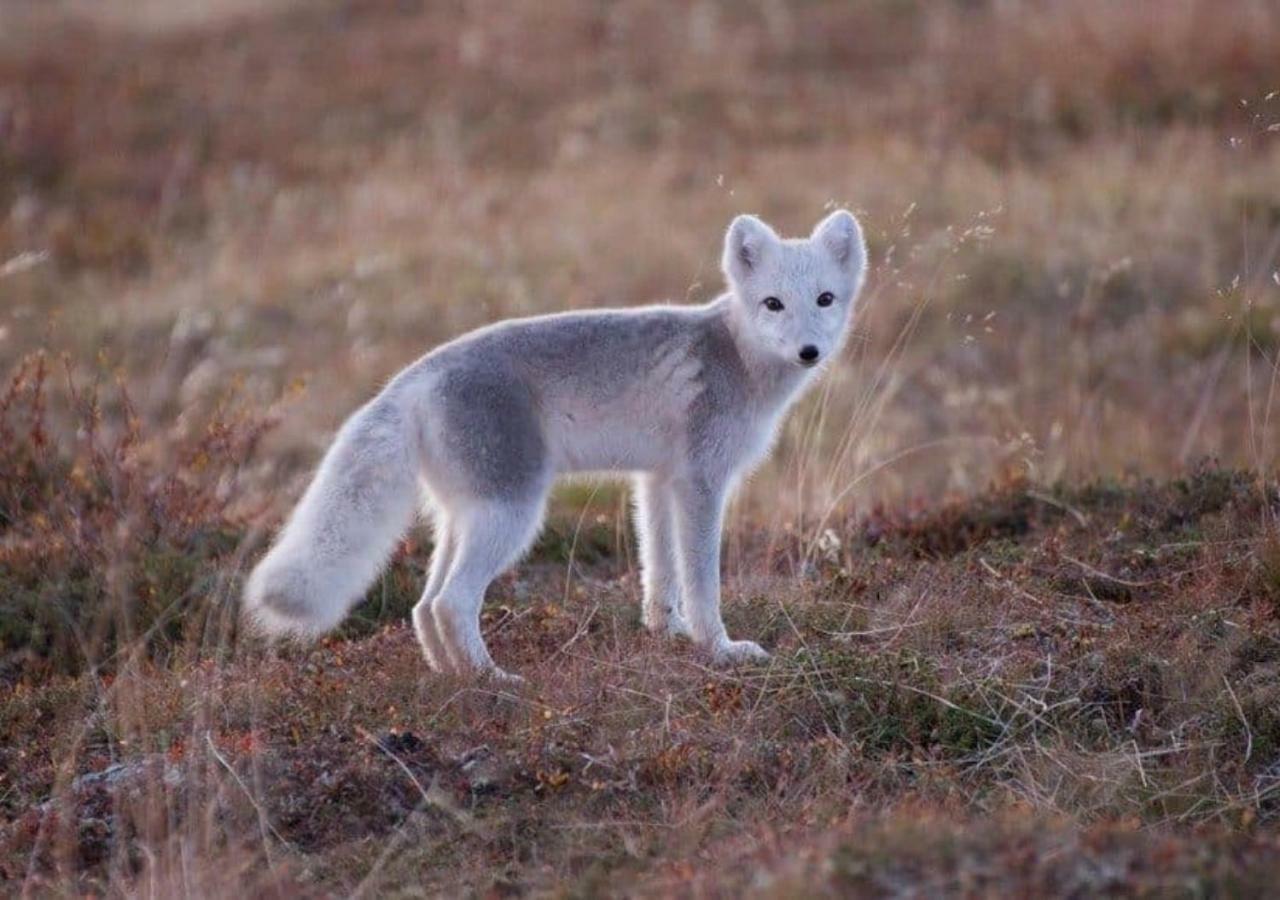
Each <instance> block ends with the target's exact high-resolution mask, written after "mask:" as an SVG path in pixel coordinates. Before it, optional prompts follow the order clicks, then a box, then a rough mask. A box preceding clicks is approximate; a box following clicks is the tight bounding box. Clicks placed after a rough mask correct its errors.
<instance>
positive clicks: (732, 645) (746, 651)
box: [711, 641, 769, 666]
mask: <svg viewBox="0 0 1280 900" xmlns="http://www.w3.org/2000/svg"><path fill="white" fill-rule="evenodd" d="M767 659H769V654H768V652H767V651H766V650H765V649H764V648H763V647H761V646H760V645H759V644H757V643H756V642H755V641H724V642H723V643H721V644H717V645H716V647H715V648H714V649H713V650H712V651H711V661H712V662H713V663H715V664H716V665H717V666H738V665H742V664H743V663H753V662H764V661H766V660H767Z"/></svg>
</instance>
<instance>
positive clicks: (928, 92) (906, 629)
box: [0, 0, 1280, 897]
mask: <svg viewBox="0 0 1280 900" xmlns="http://www.w3.org/2000/svg"><path fill="white" fill-rule="evenodd" d="M1277 90H1280V7H1278V6H1277V5H1276V4H1275V3H1271V2H1253V0H1239V2H1232V3H1225V4H1224V3H1218V2H1211V0H1178V2H1162V3H1155V2H1134V3H1125V4H1115V3H1109V2H1102V0H1097V2H1095V0H1078V2H1072V3H1036V2H1012V3H950V2H948V3H927V4H926V3H916V2H901V0H875V2H870V3H864V4H857V5H848V4H844V3H837V2H834V0H831V2H828V0H818V2H810V3H805V4H794V5H784V4H772V3H728V2H714V0H701V2H691V3H687V4H679V5H677V6H673V5H671V4H659V3H650V2H644V0H637V2H627V3H619V4H612V5H604V6H602V5H599V4H595V3H588V2H586V0H581V2H579V0H556V2H554V3H551V4H540V5H538V6H536V7H535V6H532V5H531V6H528V7H524V8H514V9H513V8H510V7H509V6H508V5H501V6H499V5H498V4H494V3H489V2H484V0H481V2H462V0H458V2H448V3H431V4H419V3H414V2H412V0H410V2H404V0H394V2H392V0H387V2H375V0H361V2H356V3H348V2H337V0H322V2H318V3H300V2H294V0H277V2H272V3H269V4H245V3H242V2H240V0H221V2H219V3H216V4H189V3H174V4H157V3H143V4H134V3H123V2H113V3H106V4H100V3H94V4H87V3H81V2H78V0H62V2H57V3H48V4H36V5H14V4H9V5H8V6H6V7H5V8H4V9H3V10H0V300H2V301H3V302H2V303H0V368H2V369H3V370H4V371H5V372H6V373H8V375H9V381H8V387H7V390H6V392H5V393H4V394H3V395H2V396H0V652H2V653H3V654H4V656H3V660H0V686H2V687H0V690H3V694H0V819H2V820H3V822H4V824H3V825H0V883H3V884H4V885H5V886H6V887H12V888H13V889H15V890H17V889H19V888H25V889H27V890H29V891H32V892H36V893H98V894H101V893H110V894H139V893H141V894H149V895H153V896H172V895H175V894H179V893H188V894H202V895H205V894H207V895H225V894H232V893H244V892H246V891H247V892H249V893H255V894H264V895H270V894H281V895H289V896H296V895H311V894H314V895H328V894H353V895H362V896H363V895H382V894H385V893H392V892H402V893H409V892H416V891H421V892H423V893H428V894H442V895H456V894H458V893H462V892H471V893H475V894H481V895H490V896H502V895H508V894H516V893H522V892H535V893H559V894H566V895H595V894H599V893H614V894H621V893H639V894H669V893H689V894H695V895H723V896H737V895H740V894H743V893H753V894H756V895H766V896H780V897H781V896H802V895H809V894H812V893H815V892H825V893H828V894H840V895H843V894H848V893H907V894H924V893H939V892H941V893H960V894H990V893H1005V894H1019V893H1021V894H1027V893H1045V892H1051V891H1054V892H1062V893H1077V894H1093V893H1102V892H1112V893H1141V892H1144V891H1184V892H1187V893H1193V894H1195V893H1216V892H1224V893H1231V892H1234V893H1256V892H1260V891H1261V890H1263V889H1264V888H1266V887H1268V886H1269V885H1270V884H1272V883H1273V882H1274V878H1275V876H1276V874H1277V872H1276V864H1275V862H1274V858H1275V857H1274V850H1275V845H1276V840H1277V838H1276V835H1277V832H1276V816H1277V809H1280V807H1278V806H1277V790H1280V788H1278V787H1277V785H1280V716H1278V715H1277V713H1276V710H1277V708H1280V707H1278V706H1277V704H1278V703H1280V624H1277V623H1278V621H1280V620H1277V613H1276V609H1277V603H1280V549H1278V548H1280V538H1278V537H1277V536H1276V531H1275V521H1274V518H1275V510H1276V508H1277V507H1276V503H1277V497H1276V487H1275V479H1274V474H1275V466H1276V454H1277V443H1276V441H1277V437H1278V435H1277V433H1276V432H1277V425H1276V422H1275V421H1273V418H1272V415H1271V413H1272V409H1273V406H1274V402H1273V393H1274V384H1275V382H1274V371H1275V356H1276V353H1277V352H1280V339H1278V337H1277V336H1278V335H1280V325H1278V324H1277V323H1280V275H1276V274H1275V273H1276V270H1277V268H1280V262H1278V261H1277V255H1278V254H1280V190H1278V189H1277V180H1276V177H1275V173H1276V170H1277V166H1278V165H1280V143H1278V140H1280V138H1278V137H1277V129H1276V128H1275V126H1276V125H1277V123H1278V122H1280V95H1277V94H1276V93H1275V91H1277ZM832 203H841V204H844V203H848V204H852V205H853V206H854V207H855V208H857V209H858V210H859V211H860V213H861V214H862V216H863V219H864V222H865V223H866V225H867V227H868V231H869V237H870V241H871V249H872V261H873V266H874V271H873V275H872V281H871V284H870V286H869V289H868V292H867V295H866V305H865V307H864V311H863V313H862V315H861V318H860V320H859V322H858V325H857V335H856V337H855V339H854V341H852V343H851V347H850V349H849V352H848V354H847V355H846V358H845V359H844V360H842V361H841V362H840V363H839V364H838V365H837V366H835V367H834V368H833V370H832V371H831V372H830V373H829V375H828V378H827V380H826V382H825V383H824V387H823V388H822V389H821V391H819V392H818V393H817V394H816V395H815V396H814V397H812V398H810V399H809V400H807V401H806V402H805V404H804V405H803V407H802V408H801V409H800V410H799V411H797V413H796V414H795V415H794V416H793V418H792V420H791V421H790V423H789V425H788V427H787V431H786V433H785V434H784V435H783V436H782V440H781V443H780V446H779V452H778V454H777V456H776V458H775V459H774V460H773V461H772V462H771V463H770V464H769V465H768V466H767V467H766V468H765V469H764V470H763V471H762V472H761V473H759V475H758V476H757V477H756V478H755V479H754V480H753V482H752V483H751V485H750V486H749V488H748V490H747V491H746V492H745V494H744V496H743V497H742V498H741V499H740V501H739V502H738V503H737V504H736V506H735V509H734V512H733V515H732V525H731V529H730V534H729V537H728V540H727V546H726V583H727V591H728V615H729V617H730V619H731V628H732V629H734V630H736V631H738V632H742V633H744V634H748V633H749V634H751V636H753V637H756V638H759V639H761V640H763V641H764V642H765V643H766V644H768V645H770V646H772V647H774V648H776V649H777V651H778V653H777V656H776V658H775V661H774V662H773V663H771V664H770V665H768V666H765V667H761V668H758V669H751V670H745V671H742V672H737V673H721V672H714V671H711V670H709V669H707V668H706V667H705V665H704V664H703V661H702V660H701V659H700V658H699V657H698V656H697V655H696V654H695V653H693V652H692V651H691V650H690V649H689V648H687V647H677V648H675V649H674V650H673V649H672V648H670V647H667V646H664V645H661V644H660V643H659V642H657V641H654V640H652V639H650V638H649V637H647V636H645V635H644V634H643V633H642V631H641V629H640V627H639V622H638V619H639V615H638V611H637V605H636V594H637V591H638V588H637V585H636V571H635V565H634V552H633V547H632V538H631V535H630V531H629V526H628V524H627V521H626V515H625V497H624V496H623V495H622V494H621V493H620V492H619V491H617V490H614V489H612V488H607V487H606V488H602V489H596V488H590V487H588V488H582V487H580V486H577V487H573V488H570V489H566V490H565V491H563V492H562V493H561V494H560V495H559V496H558V498H557V502H556V511H555V514H554V515H553V517H552V523H551V526H550V529H549V531H548V534H547V535H546V536H545V537H544V539H543V540H542V541H541V542H540V544H539V545H538V547H537V548H536V550H535V552H534V554H533V556H532V559H531V561H530V563H529V564H528V565H527V566H525V567H523V568H522V569H520V570H519V571H518V572H517V573H515V574H513V575H510V576H507V577H505V578H504V579H502V580H501V581H500V583H499V584H497V585H495V587H494V589H493V595H492V597H491V603H490V606H489V612H487V613H486V629H487V631H488V633H489V636H490V640H491V643H492V644H493V646H494V649H495V654H496V655H497V656H498V657H499V658H500V659H501V660H502V661H503V662H504V664H507V665H510V666H512V667H514V668H517V669H518V670H520V671H522V672H523V673H524V674H526V675H527V676H528V677H529V681H530V685H529V688H528V689H527V690H524V691H520V692H515V693H506V692H500V691H495V690H493V689H492V688H490V687H488V686H485V685H477V684H467V683H461V682H455V681H452V680H449V679H429V678H427V677H426V675H425V672H424V667H423V665H422V663H421V660H420V658H419V656H418V652H417V651H416V650H415V648H414V643H413V639H412V636H411V634H410V633H409V631H408V629H407V628H406V627H405V626H404V624H403V619H404V616H405V613H406V611H407V609H408V607H409V605H411V604H412V602H413V600H414V599H415V593H416V590H417V589H418V586H419V585H420V582H421V572H422V569H423V567H424V566H425V564H426V560H427V557H428V551H429V547H428V546H426V545H425V544H423V543H422V542H421V539H420V537H419V536H414V537H413V538H411V539H410V540H408V541H407V542H406V544H405V546H404V547H403V549H402V552H401V553H400V554H399V555H398V556H397V559H396V561H395V563H394V564H393V566H392V567H391V569H390V570H389V571H388V573H387V574H386V576H385V577H384V578H383V579H382V580H381V582H380V583H379V584H378V585H376V586H375V587H374V589H373V590H372V591H371V592H370V596H369V598H368V600H367V601H366V603H365V604H364V605H363V606H362V607H361V608H360V610H359V611H358V613H357V614H356V615H355V616H354V617H353V619H352V621H351V622H350V623H349V624H348V625H347V626H345V627H344V629H343V630H342V632H341V633H340V634H338V635H336V636H335V637H334V638H333V639H331V640H329V641H327V642H325V643H323V644H322V645H320V646H318V647H314V648H308V649H298V648H294V649H284V650H280V651H276V652H271V651H268V650H267V649H266V648H263V647H261V646H257V645H255V644H253V643H252V642H249V641H245V640H242V639H241V637H240V636H239V635H238V634H237V631H236V628H235V615H234V613H235V608H234V598H235V596H236V593H237V590H238V584H239V579H240V577H241V573H242V571H243V569H244V566H245V564H246V561H247V560H249V559H251V558H252V556H253V555H254V554H255V553H257V552H258V551H259V549H260V546H261V543H262V538H263V535H264V532H265V531H266V530H267V529H269V528H270V527H272V526H273V524H274V523H275V521H277V519H278V516H279V514H280V513H281V512H282V511H283V509H284V508H285V506H286V505H287V503H288V501H289V500H290V499H291V498H292V497H293V496H295V495H296V492H297V490H298V488H299V486H300V481H301V479H302V478H303V477H305V474H306V472H307V471H308V469H309V467H310V466H312V465H313V464H314V462H315V460H316V458H317V454H318V453H319V450H320V448H321V447H322V446H323V444H324V442H325V441H326V439H327V436H328V435H329V434H330V433H331V431H332V429H333V428H334V427H335V426H336V424H337V423H338V422H339V421H340V420H341V418H342V417H343V416H344V415H345V414H346V412H347V411H349V410H350V409H351V408H353V406H354V405H355V403H357V402H358V401H359V400H360V399H361V398H363V397H365V396H367V395H368V394H369V393H370V392H371V391H372V390H374V389H375V388H376V386H377V385H378V384H379V383H381V382H382V381H383V380H384V379H385V378H386V377H388V376H389V375H390V374H391V373H393V372H394V371H395V370H397V369H398V368H399V367H400V366H402V365H403V364H405V363H406V362H408V361H409V360H411V359H412V358H414V357H415V356H416V355H417V354H419V353H421V352H422V351H423V350H424V349H425V348H426V347H428V346H430V345H431V344H433V343H435V342H438V341H440V340H443V339H446V338H448V337H450V336H452V335H455V334H458V333H460V332H461V331H464V330H466V329H468V328H471V327H474V326H476V325H479V324H482V323H484V322H488V321H491V320H493V319H496V318H500V317H503V316H509V315H517V314H526V313H531V312H539V311H545V310H553V309H563V308H570V307H588V306H600V305H628V304H636V303H642V302H646V301H651V300H655V299H661V298H671V299H676V300H682V299H688V300H700V299H704V298H706V297H708V296H711V295H712V294H713V293H714V292H715V291H717V290H718V289H719V276H718V273H717V272H716V269H715V259H716V258H717V249H718V248H717V245H718V236H719V234H720V230H721V229H722V228H723V226H724V223H725V222H726V221H727V220H728V219H729V217H730V216H731V215H733V214H735V213H737V212H740V211H743V210H751V211H756V212H759V213H761V214H763V215H765V216H766V217H768V218H770V219H771V220H774V221H776V222H778V223H779V224H780V226H781V227H782V228H783V229H784V230H787V231H796V230H799V229H801V228H805V227H807V226H808V225H809V224H810V223H811V222H812V221H814V220H816V219H817V218H818V217H819V216H820V214H821V212H822V210H823V209H824V207H826V206H827V205H829V204H832ZM42 348H43V350H42ZM1206 458H1213V459H1216V460H1217V462H1215V463H1201V462H1198V461H1199V460H1204V459H1206Z"/></svg>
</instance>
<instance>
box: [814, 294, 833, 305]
mask: <svg viewBox="0 0 1280 900" xmlns="http://www.w3.org/2000/svg"><path fill="white" fill-rule="evenodd" d="M835 301H836V295H835V294H833V293H831V292H830V291H823V292H822V293H821V294H819V295H818V305H819V306H830V305H831V304H832V303H834V302H835Z"/></svg>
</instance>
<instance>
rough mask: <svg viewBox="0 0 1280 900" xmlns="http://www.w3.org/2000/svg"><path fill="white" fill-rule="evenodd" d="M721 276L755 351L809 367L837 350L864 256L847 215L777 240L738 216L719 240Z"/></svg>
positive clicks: (859, 282) (752, 218)
mask: <svg viewBox="0 0 1280 900" xmlns="http://www.w3.org/2000/svg"><path fill="white" fill-rule="evenodd" d="M723 265H724V274H725V278H726V279H727V280H728V284H729V290H730V292H731V293H732V294H733V302H734V303H736V304H737V305H738V308H737V313H738V318H739V320H740V321H741V322H743V323H744V325H745V328H744V329H743V331H744V333H745V334H744V336H745V337H746V338H747V339H748V340H750V341H751V343H752V344H753V345H754V346H755V347H756V349H757V350H758V351H761V352H763V353H765V354H768V355H770V356H776V357H777V358H778V359H779V360H780V361H784V362H787V363H789V364H792V365H796V366H803V367H808V366H815V365H817V364H819V363H821V362H823V361H825V360H827V359H829V358H831V357H833V356H834V355H835V354H836V353H837V352H838V351H839V349H840V347H841V345H842V344H843V343H844V337H845V332H846V330H847V328H848V325H849V322H850V319H851V318H852V315H853V306H854V303H855V301H856V300H857V297H858V290H859V289H860V288H861V287H862V276H863V273H864V272H865V271H866V266H867V251H866V247H865V245H864V244H863V242H862V229H861V228H859V227H858V220H857V219H855V218H854V217H853V214H852V213H850V212H849V211H847V210H843V209H841V210H837V211H836V212H833V213H832V214H831V215H829V216H827V217H826V218H825V219H823V220H822V221H821V222H819V223H818V225H817V227H815V228H814V229H813V233H812V234H810V235H809V236H808V237H807V238H798V239H787V240H784V239H782V238H780V237H778V235H777V234H776V233H775V232H774V230H773V229H772V228H770V227H769V226H768V225H766V224H765V223H764V222H762V221H761V220H760V219H757V218H756V217H755V216H746V215H743V216H738V217H737V218H736V219H734V220H733V222H732V223H731V224H730V225H729V231H728V232H727V233H726V234H725V239H724V260H723Z"/></svg>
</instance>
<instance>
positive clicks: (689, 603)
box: [674, 478, 769, 665]
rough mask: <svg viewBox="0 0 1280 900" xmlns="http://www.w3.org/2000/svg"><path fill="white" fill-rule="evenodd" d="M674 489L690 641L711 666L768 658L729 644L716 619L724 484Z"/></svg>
mask: <svg viewBox="0 0 1280 900" xmlns="http://www.w3.org/2000/svg"><path fill="white" fill-rule="evenodd" d="M674 488H675V500H676V510H675V512H676V516H675V519H676V535H677V540H678V555H679V557H680V577H681V585H682V587H683V590H684V598H685V615H686V616H687V617H688V620H689V628H690V630H691V631H692V633H693V640H694V642H695V643H697V644H698V645H699V646H700V647H703V648H704V649H706V650H707V652H709V653H710V654H711V658H712V661H713V662H715V663H716V664H717V665H733V664H734V663H740V662H750V661H753V660H764V659H768V658H769V654H768V653H766V652H765V651H764V649H763V648H762V647H761V646H760V645H759V644H757V643H755V642H753V641H732V640H730V639H729V635H728V632H726V631H725V627H724V620H723V619H721V617H720V532H721V527H722V525H723V522H724V506H725V501H726V499H727V494H728V491H727V490H726V485H725V484H724V483H723V482H722V481H715V480H712V479H707V478H693V479H686V480H683V481H680V482H677V483H676V484H675V486H674Z"/></svg>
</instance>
